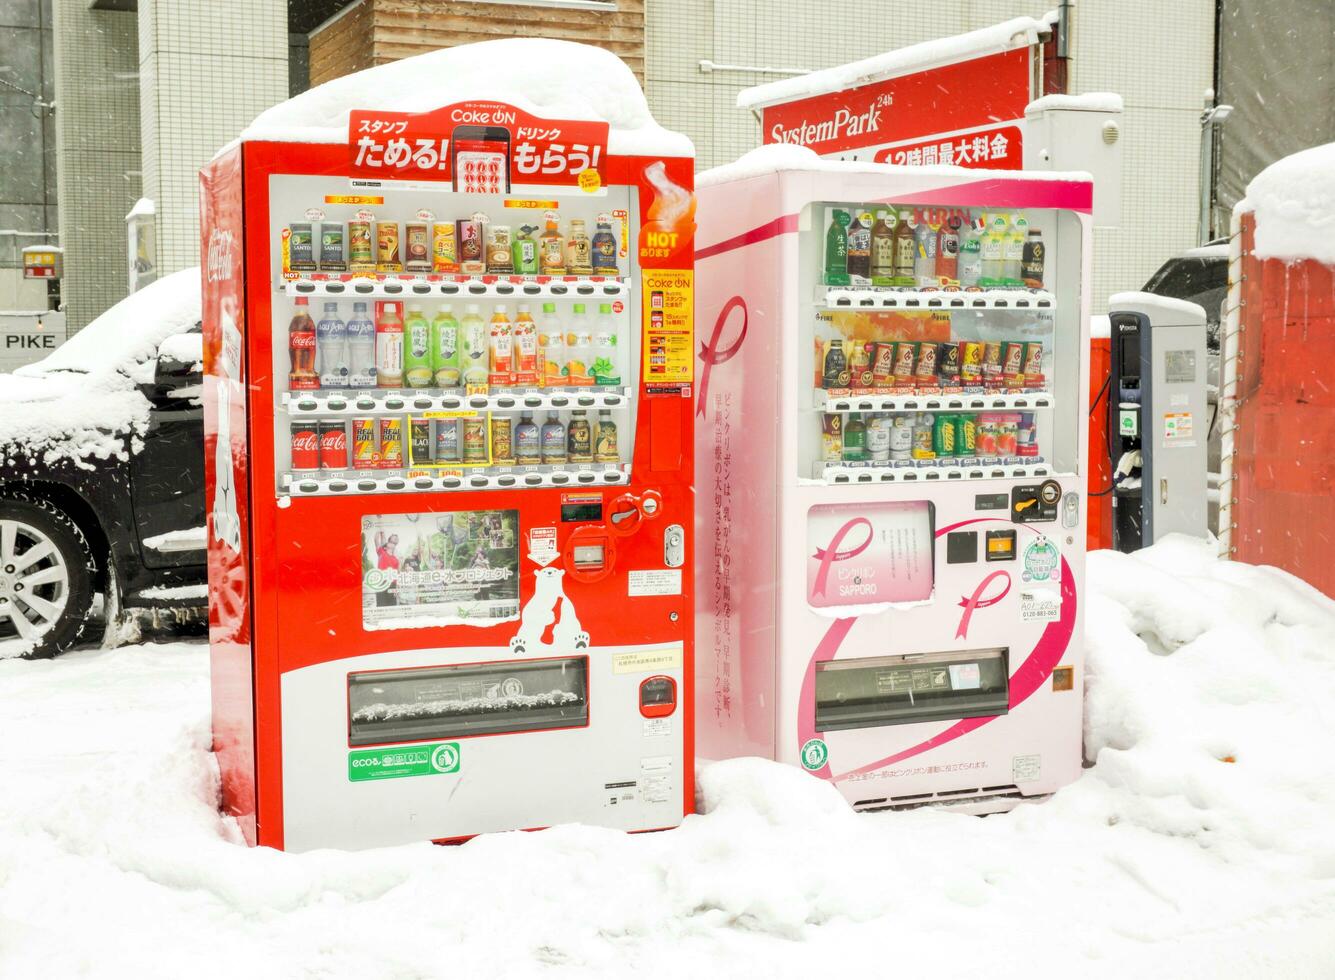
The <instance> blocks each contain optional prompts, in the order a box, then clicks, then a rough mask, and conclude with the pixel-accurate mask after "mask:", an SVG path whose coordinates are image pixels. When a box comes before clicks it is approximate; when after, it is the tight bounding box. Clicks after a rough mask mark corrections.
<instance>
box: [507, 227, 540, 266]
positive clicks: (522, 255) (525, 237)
mask: <svg viewBox="0 0 1335 980" xmlns="http://www.w3.org/2000/svg"><path fill="white" fill-rule="evenodd" d="M537 230H538V226H537V225H520V226H519V234H518V235H516V236H515V240H514V244H513V245H512V246H511V252H512V257H513V264H514V270H515V272H516V273H517V274H518V275H521V276H535V275H537V274H538V240H537V239H536V238H534V237H533V233H534V232H535V231H537Z"/></svg>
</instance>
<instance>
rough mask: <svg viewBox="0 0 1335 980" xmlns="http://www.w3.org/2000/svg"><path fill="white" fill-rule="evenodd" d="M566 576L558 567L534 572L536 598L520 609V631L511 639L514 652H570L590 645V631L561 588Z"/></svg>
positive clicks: (534, 593)
mask: <svg viewBox="0 0 1335 980" xmlns="http://www.w3.org/2000/svg"><path fill="white" fill-rule="evenodd" d="M564 577H565V571H564V570H562V569H559V568H550V567H549V568H539V569H538V570H537V571H536V572H534V582H535V586H536V587H535V588H534V590H533V598H531V599H529V600H528V602H526V603H524V608H523V609H521V610H520V612H519V632H518V633H516V634H515V636H514V639H512V640H511V641H510V649H511V650H512V651H514V652H515V653H526V652H529V651H541V652H545V653H568V652H570V651H571V650H581V649H583V648H584V647H587V646H588V645H589V634H588V633H585V632H584V630H583V628H582V627H581V626H580V624H579V616H578V615H577V614H576V613H575V606H574V603H572V602H571V601H570V599H569V598H568V597H567V596H566V594H565V590H564V589H563V588H562V587H561V579H562V578H564Z"/></svg>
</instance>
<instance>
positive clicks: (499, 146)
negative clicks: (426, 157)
mask: <svg viewBox="0 0 1335 980" xmlns="http://www.w3.org/2000/svg"><path fill="white" fill-rule="evenodd" d="M450 173H451V174H453V176H454V189H455V190H456V191H464V192H467V193H469V194H508V193H510V131H509V130H508V129H506V128H505V127H504V126H456V127H455V128H454V134H453V135H452V136H451V137H450Z"/></svg>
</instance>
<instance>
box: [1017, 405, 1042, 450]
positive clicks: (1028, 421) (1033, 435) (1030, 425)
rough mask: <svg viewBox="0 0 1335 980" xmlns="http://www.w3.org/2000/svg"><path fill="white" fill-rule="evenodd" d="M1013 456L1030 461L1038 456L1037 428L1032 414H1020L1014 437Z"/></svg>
mask: <svg viewBox="0 0 1335 980" xmlns="http://www.w3.org/2000/svg"><path fill="white" fill-rule="evenodd" d="M1015 455H1017V456H1023V457H1025V458H1026V459H1031V458H1033V457H1035V456H1037V455H1038V428H1037V426H1036V425H1035V424H1034V413H1033V412H1021V413H1020V424H1019V428H1018V429H1017V431H1016V437H1015Z"/></svg>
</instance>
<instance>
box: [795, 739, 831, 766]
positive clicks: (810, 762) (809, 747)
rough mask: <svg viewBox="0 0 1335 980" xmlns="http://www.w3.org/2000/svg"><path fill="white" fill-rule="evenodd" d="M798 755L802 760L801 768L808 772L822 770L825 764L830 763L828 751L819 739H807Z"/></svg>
mask: <svg viewBox="0 0 1335 980" xmlns="http://www.w3.org/2000/svg"><path fill="white" fill-rule="evenodd" d="M798 754H799V755H800V756H801V758H802V768H803V769H806V770H808V771H809V772H815V771H816V770H817V769H822V768H824V766H825V763H827V762H829V761H830V749H829V747H828V746H827V745H826V744H825V742H824V740H822V739H819V738H809V739H807V740H806V742H805V743H804V744H803V745H802V750H801V752H799V753H798Z"/></svg>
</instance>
